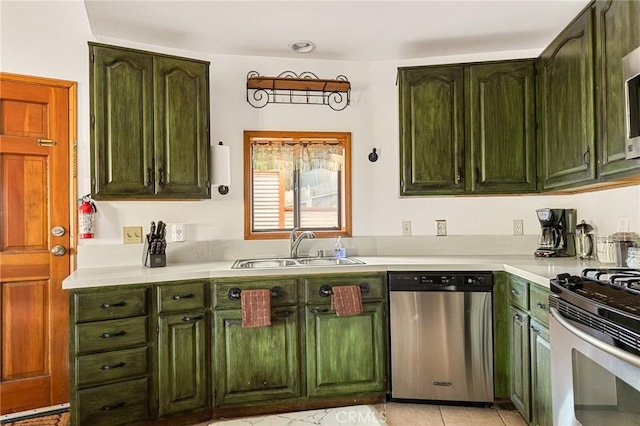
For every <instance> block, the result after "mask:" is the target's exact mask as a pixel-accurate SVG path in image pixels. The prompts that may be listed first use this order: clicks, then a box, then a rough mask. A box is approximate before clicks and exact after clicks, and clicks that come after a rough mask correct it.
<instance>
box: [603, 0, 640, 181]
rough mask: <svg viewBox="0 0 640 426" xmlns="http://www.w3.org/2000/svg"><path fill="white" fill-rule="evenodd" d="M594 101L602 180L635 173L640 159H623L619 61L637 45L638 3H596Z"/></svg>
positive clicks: (639, 31) (639, 41)
mask: <svg viewBox="0 0 640 426" xmlns="http://www.w3.org/2000/svg"><path fill="white" fill-rule="evenodd" d="M595 10H596V29H597V32H596V34H597V37H596V58H597V61H596V63H597V70H596V82H597V86H596V100H597V107H598V129H599V132H598V147H599V155H598V162H599V164H598V165H599V170H598V174H599V176H600V177H601V178H604V179H605V180H606V179H608V178H609V177H618V176H622V175H628V174H631V173H633V174H637V173H638V170H640V160H625V148H626V130H625V124H624V120H625V117H624V114H625V112H624V102H625V100H624V78H623V75H622V58H623V57H624V56H625V55H627V54H628V53H629V52H631V51H632V50H633V49H635V48H636V47H638V46H640V18H639V17H640V3H638V2H635V1H612V0H609V1H597V2H596V3H595Z"/></svg>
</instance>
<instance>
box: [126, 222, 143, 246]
mask: <svg viewBox="0 0 640 426" xmlns="http://www.w3.org/2000/svg"><path fill="white" fill-rule="evenodd" d="M122 242H123V243H125V244H142V226H123V227H122Z"/></svg>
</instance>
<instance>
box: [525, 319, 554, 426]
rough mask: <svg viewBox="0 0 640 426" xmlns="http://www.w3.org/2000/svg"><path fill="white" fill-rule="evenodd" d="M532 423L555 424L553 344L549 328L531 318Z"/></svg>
mask: <svg viewBox="0 0 640 426" xmlns="http://www.w3.org/2000/svg"><path fill="white" fill-rule="evenodd" d="M530 330H531V395H532V398H531V417H532V421H531V424H532V425H533V426H553V415H552V411H551V346H550V345H549V330H548V329H547V328H546V327H545V326H544V325H543V324H542V323H540V322H538V321H536V320H533V319H532V320H531V326H530Z"/></svg>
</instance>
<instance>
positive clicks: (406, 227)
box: [402, 220, 411, 237]
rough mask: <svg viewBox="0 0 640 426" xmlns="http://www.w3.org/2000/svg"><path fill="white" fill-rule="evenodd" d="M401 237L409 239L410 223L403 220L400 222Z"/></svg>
mask: <svg viewBox="0 0 640 426" xmlns="http://www.w3.org/2000/svg"><path fill="white" fill-rule="evenodd" d="M402 236H403V237H409V236H411V221H410V220H403V221H402Z"/></svg>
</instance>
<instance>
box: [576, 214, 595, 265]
mask: <svg viewBox="0 0 640 426" xmlns="http://www.w3.org/2000/svg"><path fill="white" fill-rule="evenodd" d="M575 238H576V255H577V256H578V257H579V258H580V259H593V254H594V252H595V250H594V248H595V247H594V246H595V241H594V239H593V226H591V225H589V224H588V223H587V222H585V221H584V220H583V221H582V222H581V223H580V224H579V225H578V226H576V234H575Z"/></svg>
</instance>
